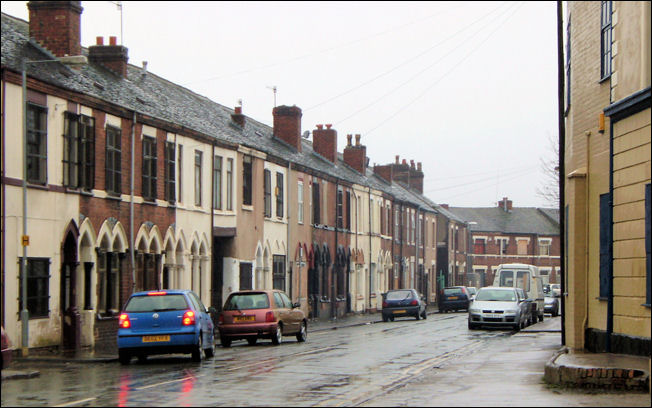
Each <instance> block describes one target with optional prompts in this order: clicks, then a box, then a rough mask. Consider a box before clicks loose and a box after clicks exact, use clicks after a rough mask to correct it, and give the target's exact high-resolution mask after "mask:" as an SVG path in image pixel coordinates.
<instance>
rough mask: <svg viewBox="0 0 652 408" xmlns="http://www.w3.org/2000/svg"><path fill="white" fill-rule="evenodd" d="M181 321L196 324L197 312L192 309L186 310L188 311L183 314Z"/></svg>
mask: <svg viewBox="0 0 652 408" xmlns="http://www.w3.org/2000/svg"><path fill="white" fill-rule="evenodd" d="M181 323H183V325H184V326H192V325H193V324H195V312H193V311H192V310H188V311H186V313H184V314H183V318H182V319H181Z"/></svg>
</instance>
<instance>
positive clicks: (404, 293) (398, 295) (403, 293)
mask: <svg viewBox="0 0 652 408" xmlns="http://www.w3.org/2000/svg"><path fill="white" fill-rule="evenodd" d="M411 296H412V291H411V290H395V291H392V292H387V296H385V299H387V300H402V299H409V298H410V297H411Z"/></svg>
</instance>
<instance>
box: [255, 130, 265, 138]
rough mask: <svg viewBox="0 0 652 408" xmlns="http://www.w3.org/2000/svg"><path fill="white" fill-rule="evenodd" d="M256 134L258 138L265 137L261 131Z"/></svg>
mask: <svg viewBox="0 0 652 408" xmlns="http://www.w3.org/2000/svg"><path fill="white" fill-rule="evenodd" d="M254 133H255V134H256V136H258V137H263V134H262V133H260V132H259V131H255V132H254Z"/></svg>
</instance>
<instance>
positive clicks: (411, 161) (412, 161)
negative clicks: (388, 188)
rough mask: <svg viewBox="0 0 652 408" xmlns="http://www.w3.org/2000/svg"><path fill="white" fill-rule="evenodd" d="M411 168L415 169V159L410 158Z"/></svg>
mask: <svg viewBox="0 0 652 408" xmlns="http://www.w3.org/2000/svg"><path fill="white" fill-rule="evenodd" d="M410 168H411V169H414V160H410Z"/></svg>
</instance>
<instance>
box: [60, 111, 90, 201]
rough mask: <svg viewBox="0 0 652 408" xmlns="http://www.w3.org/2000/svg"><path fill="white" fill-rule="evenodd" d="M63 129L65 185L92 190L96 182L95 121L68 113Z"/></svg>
mask: <svg viewBox="0 0 652 408" xmlns="http://www.w3.org/2000/svg"><path fill="white" fill-rule="evenodd" d="M63 128H64V129H63V185H64V186H66V187H69V188H83V189H85V190H91V189H93V187H94V181H95V119H94V118H92V117H89V116H85V115H76V114H74V113H71V112H66V114H65V117H64V124H63Z"/></svg>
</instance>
